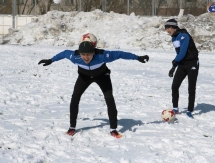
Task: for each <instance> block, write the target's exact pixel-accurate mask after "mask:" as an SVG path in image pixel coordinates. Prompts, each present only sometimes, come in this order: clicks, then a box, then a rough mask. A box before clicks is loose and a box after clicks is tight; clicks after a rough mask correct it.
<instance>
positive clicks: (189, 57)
mask: <svg viewBox="0 0 215 163" xmlns="http://www.w3.org/2000/svg"><path fill="white" fill-rule="evenodd" d="M165 30H166V32H167V33H169V34H170V35H171V36H172V43H173V46H174V47H175V51H176V57H175V58H174V60H173V61H172V68H171V69H170V71H169V77H173V74H174V71H175V69H176V67H177V70H176V72H175V76H174V78H173V82H172V103H173V111H174V112H175V114H178V113H179V109H178V100H179V87H180V85H181V83H182V81H183V80H184V78H185V77H186V76H187V77H188V93H189V96H188V108H187V113H186V114H187V116H188V117H190V118H193V115H192V112H193V109H194V103H195V94H196V81H197V77H198V72H199V58H198V50H197V48H196V46H195V43H194V41H193V39H192V37H191V36H190V34H189V33H188V32H187V31H186V29H180V28H179V27H178V23H177V21H176V20H175V19H170V20H168V21H167V22H166V23H165Z"/></svg>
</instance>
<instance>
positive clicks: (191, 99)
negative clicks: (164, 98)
mask: <svg viewBox="0 0 215 163" xmlns="http://www.w3.org/2000/svg"><path fill="white" fill-rule="evenodd" d="M198 72H199V63H198V61H197V62H195V63H193V64H190V65H179V66H178V68H177V70H176V73H175V76H174V78H173V82H172V103H173V107H174V108H177V107H178V100H179V87H180V86H181V83H182V81H183V80H184V78H185V77H186V76H187V77H188V93H189V96H188V108H187V109H188V111H191V112H192V111H193V109H194V103H195V95H196V81H197V77H198Z"/></svg>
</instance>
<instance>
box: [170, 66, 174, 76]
mask: <svg viewBox="0 0 215 163" xmlns="http://www.w3.org/2000/svg"><path fill="white" fill-rule="evenodd" d="M174 71H175V67H172V68H171V70H169V77H173V74H174Z"/></svg>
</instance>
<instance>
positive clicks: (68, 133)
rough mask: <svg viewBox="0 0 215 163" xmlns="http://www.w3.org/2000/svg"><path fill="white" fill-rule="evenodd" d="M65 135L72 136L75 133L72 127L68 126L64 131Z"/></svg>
mask: <svg viewBox="0 0 215 163" xmlns="http://www.w3.org/2000/svg"><path fill="white" fill-rule="evenodd" d="M66 134H67V135H69V136H73V135H75V129H74V128H69V130H68V131H67V132H66Z"/></svg>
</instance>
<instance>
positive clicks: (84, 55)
mask: <svg viewBox="0 0 215 163" xmlns="http://www.w3.org/2000/svg"><path fill="white" fill-rule="evenodd" d="M93 55H94V53H81V54H80V56H81V58H82V59H83V60H84V62H85V63H86V64H88V63H90V61H91V60H92V59H93Z"/></svg>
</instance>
